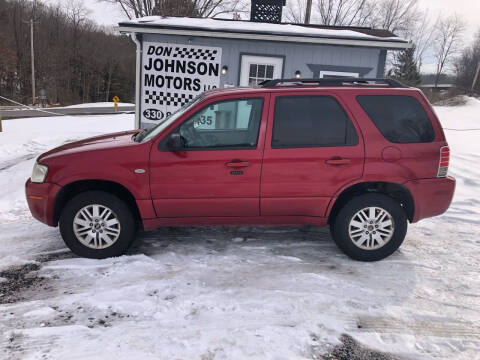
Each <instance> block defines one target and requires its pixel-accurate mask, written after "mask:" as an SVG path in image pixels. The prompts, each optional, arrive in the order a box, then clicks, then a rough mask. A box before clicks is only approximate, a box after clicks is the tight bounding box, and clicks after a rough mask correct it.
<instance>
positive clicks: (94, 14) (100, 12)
mask: <svg viewBox="0 0 480 360" xmlns="http://www.w3.org/2000/svg"><path fill="white" fill-rule="evenodd" d="M287 1H289V0H287ZM290 1H292V0H290ZM44 2H47V3H55V2H57V3H58V2H60V3H62V2H64V1H60V0H44ZM418 2H419V4H420V6H421V7H422V8H424V9H428V10H429V12H430V13H431V14H432V15H433V16H435V15H437V14H439V13H442V14H444V15H447V14H453V13H455V12H456V13H458V14H459V15H461V16H462V17H463V18H465V20H466V21H467V22H468V34H469V37H471V36H473V34H474V33H475V32H476V31H477V30H479V29H480V0H418ZM83 3H84V4H85V7H87V8H88V9H89V10H90V11H91V18H92V19H93V20H95V21H96V22H97V23H99V24H102V25H116V24H118V22H119V21H121V20H123V19H125V18H126V17H125V15H124V14H123V13H122V12H121V11H120V10H119V9H118V8H117V7H116V6H114V5H110V4H106V3H104V2H101V1H99V0H83Z"/></svg>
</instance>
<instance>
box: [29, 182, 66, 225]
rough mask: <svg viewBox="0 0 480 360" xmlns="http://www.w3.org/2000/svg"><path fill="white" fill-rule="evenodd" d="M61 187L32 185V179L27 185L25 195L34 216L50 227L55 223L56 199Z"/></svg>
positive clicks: (49, 184)
mask: <svg viewBox="0 0 480 360" xmlns="http://www.w3.org/2000/svg"><path fill="white" fill-rule="evenodd" d="M60 189H61V187H60V186H58V185H57V184H52V183H42V184H36V183H32V182H31V181H30V179H28V180H27V182H26V184H25V195H26V197H27V203H28V207H29V209H30V212H31V213H32V216H33V217H34V218H35V219H37V220H39V221H41V222H43V223H45V224H47V225H50V226H56V225H57V224H55V223H54V207H55V198H56V196H57V194H58V192H59V191H60Z"/></svg>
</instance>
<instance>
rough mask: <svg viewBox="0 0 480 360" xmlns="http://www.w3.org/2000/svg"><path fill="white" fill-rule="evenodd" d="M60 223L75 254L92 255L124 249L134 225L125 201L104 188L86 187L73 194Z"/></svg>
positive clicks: (102, 255)
mask: <svg viewBox="0 0 480 360" xmlns="http://www.w3.org/2000/svg"><path fill="white" fill-rule="evenodd" d="M59 225H60V233H61V234H62V238H63V240H64V241H65V244H66V245H67V246H68V247H69V248H70V249H71V250H72V251H73V252H74V253H75V254H77V255H79V256H82V257H87V258H93V259H104V258H108V257H112V256H119V255H122V254H123V253H125V251H126V250H127V249H128V248H129V247H130V245H131V244H132V242H133V240H134V238H135V234H136V229H137V224H136V221H135V218H134V216H133V214H132V211H131V210H130V208H129V207H128V206H127V204H125V202H124V201H122V200H121V199H119V198H118V197H116V196H114V195H112V194H110V193H107V192H103V191H87V192H84V193H81V194H79V195H77V196H75V197H74V198H72V199H71V200H70V201H69V202H68V203H67V204H66V206H65V208H64V209H63V211H62V213H61V216H60V221H59Z"/></svg>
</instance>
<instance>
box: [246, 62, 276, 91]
mask: <svg viewBox="0 0 480 360" xmlns="http://www.w3.org/2000/svg"><path fill="white" fill-rule="evenodd" d="M272 79H273V65H264V64H250V72H249V75H248V86H255V85H258V84H260V83H261V82H262V81H265V80H272Z"/></svg>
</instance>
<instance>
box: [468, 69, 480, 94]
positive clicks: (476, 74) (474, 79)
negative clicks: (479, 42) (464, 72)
mask: <svg viewBox="0 0 480 360" xmlns="http://www.w3.org/2000/svg"><path fill="white" fill-rule="evenodd" d="M478 73H480V61H479V62H478V64H477V71H476V72H475V76H474V77H473V82H472V88H471V89H470V96H472V95H473V90H474V89H475V85H476V84H477V80H478Z"/></svg>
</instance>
